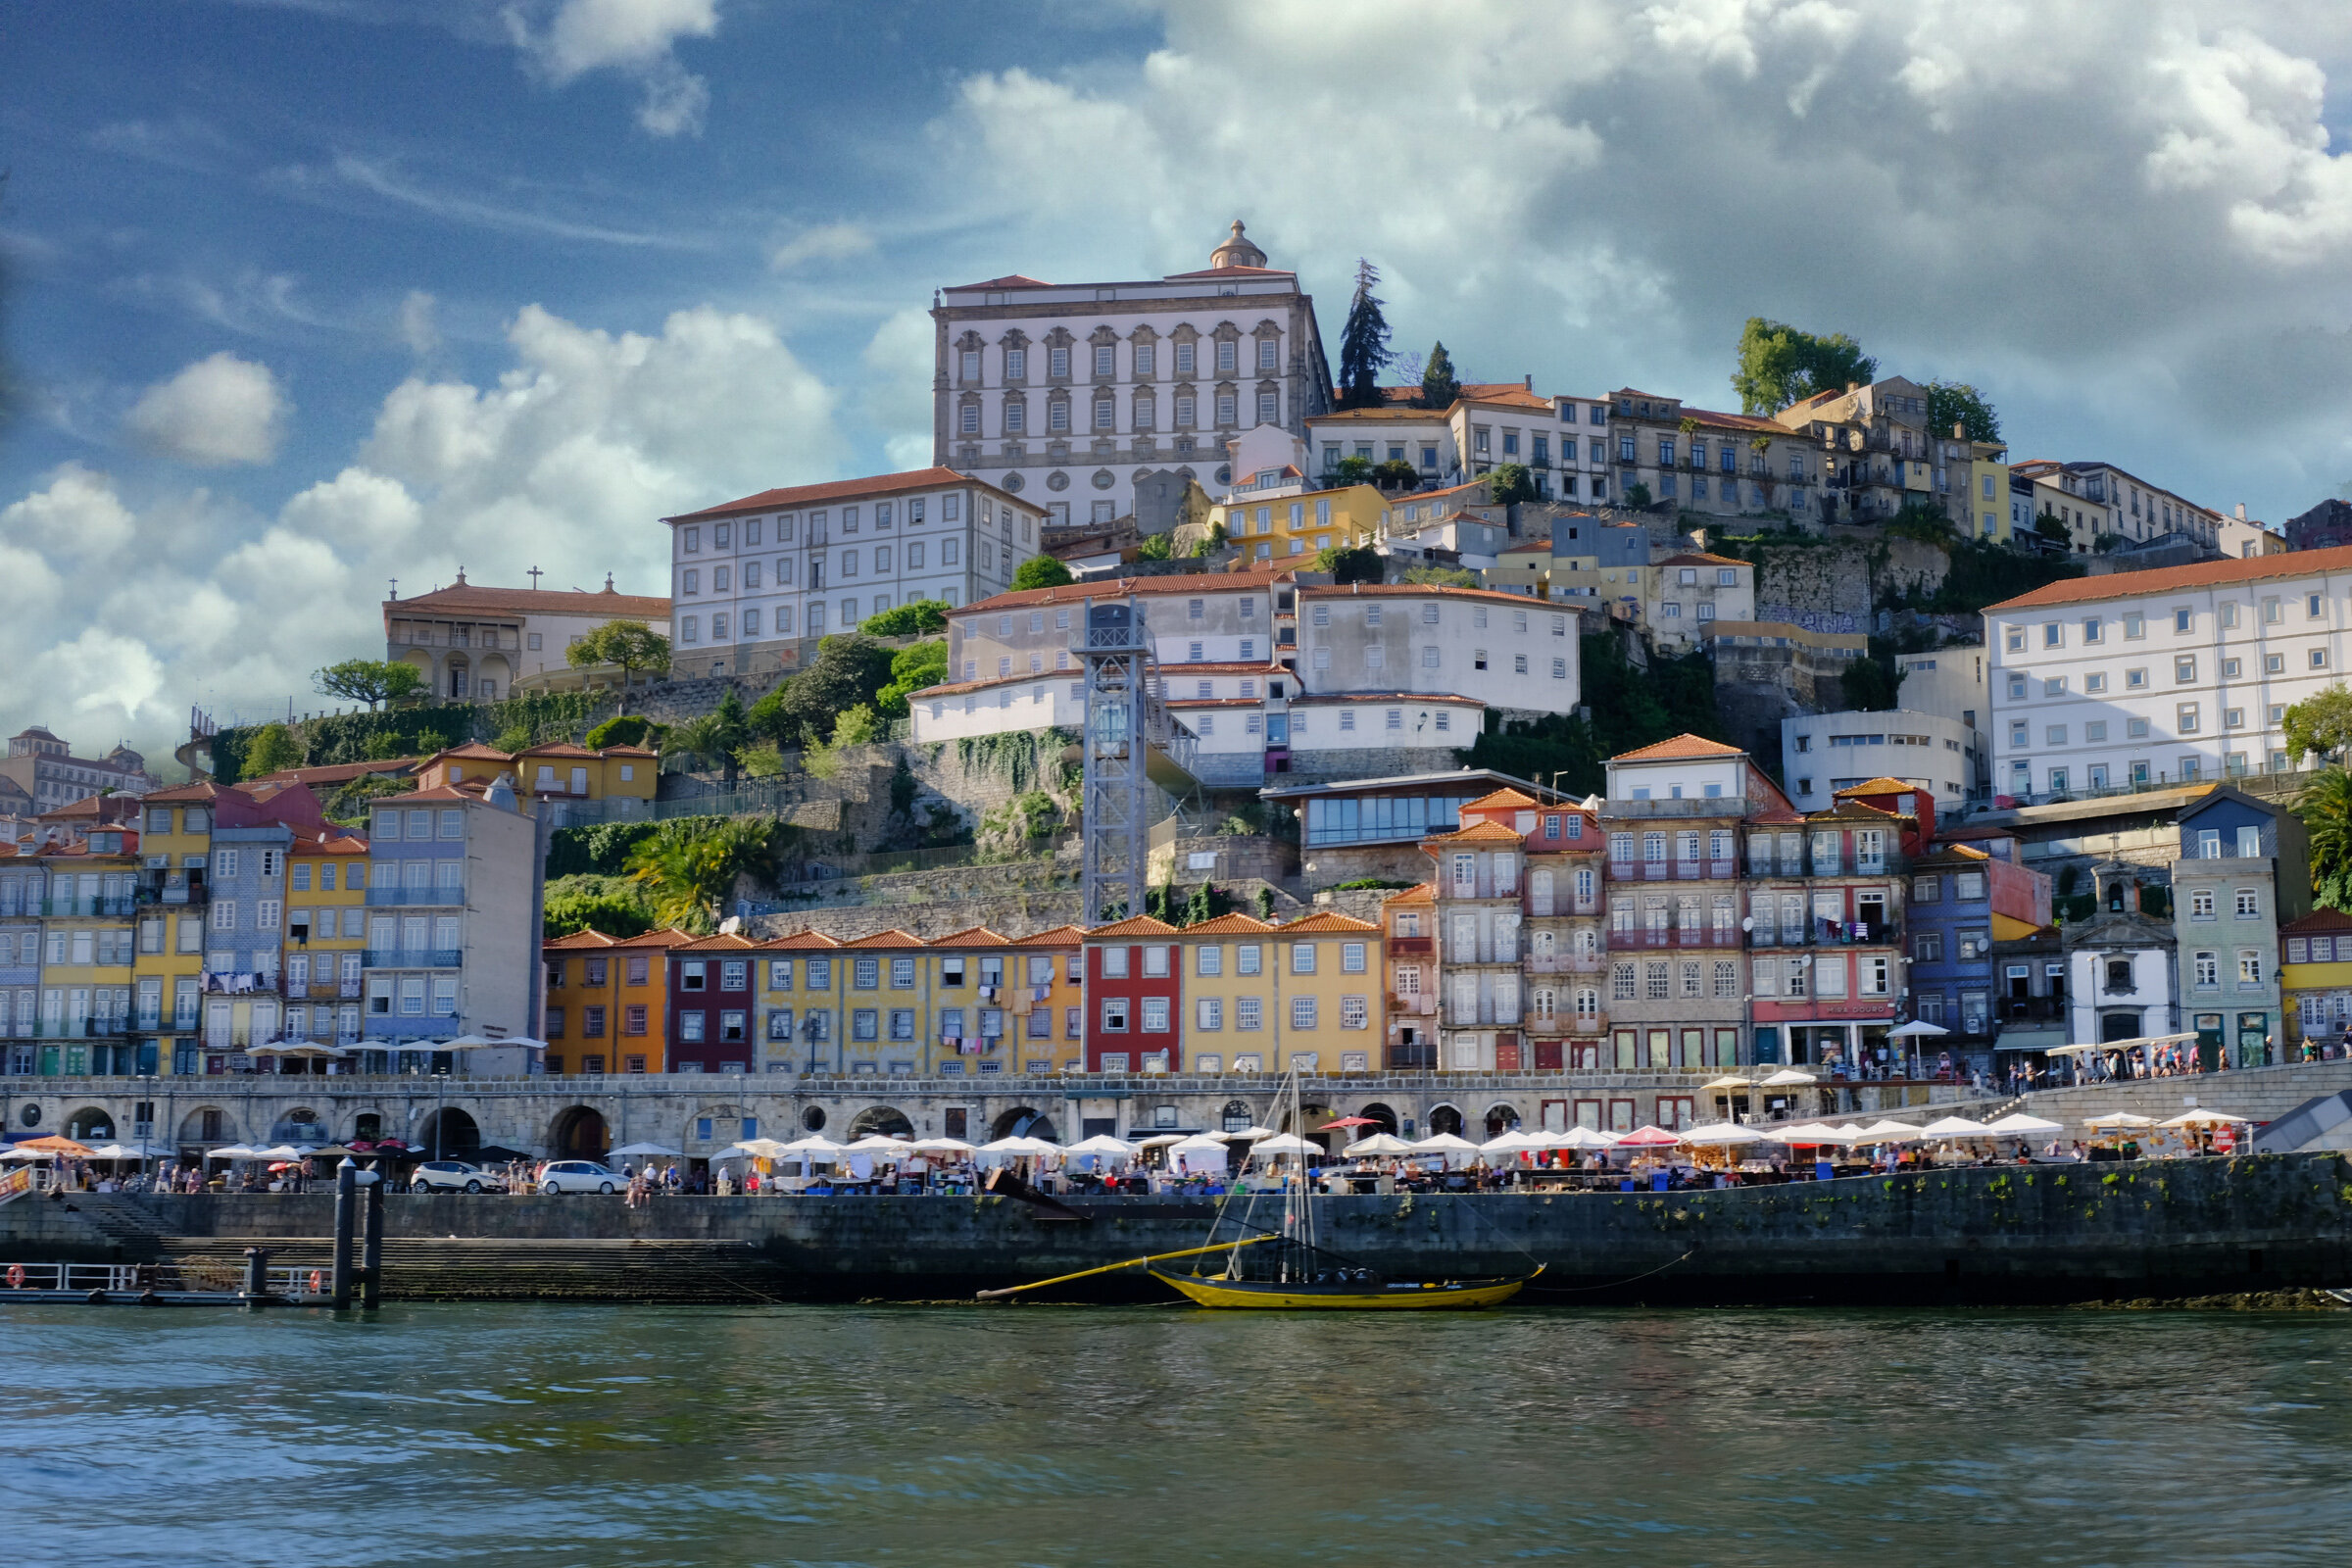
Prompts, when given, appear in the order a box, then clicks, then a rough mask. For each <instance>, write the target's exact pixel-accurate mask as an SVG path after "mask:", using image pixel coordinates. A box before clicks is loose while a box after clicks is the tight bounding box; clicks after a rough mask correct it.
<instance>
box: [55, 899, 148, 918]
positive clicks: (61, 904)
mask: <svg viewBox="0 0 2352 1568" xmlns="http://www.w3.org/2000/svg"><path fill="white" fill-rule="evenodd" d="M136 907H138V900H137V899H136V898H134V897H129V896H125V897H123V898H119V899H44V900H42V901H41V906H40V912H41V913H43V914H48V915H59V914H87V915H110V914H112V915H120V914H128V913H130V912H131V910H133V909H134V908H136Z"/></svg>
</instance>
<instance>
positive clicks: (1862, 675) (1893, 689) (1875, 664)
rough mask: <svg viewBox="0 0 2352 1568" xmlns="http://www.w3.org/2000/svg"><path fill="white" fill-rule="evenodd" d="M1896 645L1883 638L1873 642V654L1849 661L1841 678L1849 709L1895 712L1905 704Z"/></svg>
mask: <svg viewBox="0 0 2352 1568" xmlns="http://www.w3.org/2000/svg"><path fill="white" fill-rule="evenodd" d="M1892 648H1893V645H1892V644H1890V643H1888V642H1887V640H1886V639H1885V638H1883V637H1873V638H1872V639H1871V640H1870V652H1868V653H1867V654H1865V655H1863V656H1862V657H1861V658H1860V659H1852V660H1848V661H1846V664H1845V672H1844V673H1843V674H1842V675H1840V676H1839V677H1838V686H1839V689H1840V690H1841V691H1843V692H1844V694H1845V696H1844V702H1845V706H1846V707H1847V708H1849V709H1852V710H1854V711H1857V712H1864V713H1887V712H1892V711H1894V710H1895V708H1896V707H1898V706H1899V705H1900V703H1901V693H1902V686H1903V674H1902V671H1900V670H1898V669H1896V668H1895V667H1894V654H1893V651H1892Z"/></svg>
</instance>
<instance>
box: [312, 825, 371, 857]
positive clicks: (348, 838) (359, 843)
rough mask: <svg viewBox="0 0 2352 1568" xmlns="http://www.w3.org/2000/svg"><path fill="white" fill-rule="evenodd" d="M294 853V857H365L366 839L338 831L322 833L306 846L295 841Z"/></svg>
mask: <svg viewBox="0 0 2352 1568" xmlns="http://www.w3.org/2000/svg"><path fill="white" fill-rule="evenodd" d="M294 853H295V854H296V855H366V854H367V853H368V839H367V836H366V835H365V834H355V833H346V832H343V831H341V830H340V829H338V830H336V831H334V832H332V833H322V834H320V835H319V837H318V838H316V839H314V840H312V841H311V842H309V843H307V844H306V843H303V842H301V841H300V840H297V841H296V842H295V845H294Z"/></svg>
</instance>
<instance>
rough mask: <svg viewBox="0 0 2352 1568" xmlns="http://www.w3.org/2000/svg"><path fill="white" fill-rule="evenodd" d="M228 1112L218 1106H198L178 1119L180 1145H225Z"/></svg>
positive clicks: (228, 1125) (228, 1123)
mask: <svg viewBox="0 0 2352 1568" xmlns="http://www.w3.org/2000/svg"><path fill="white" fill-rule="evenodd" d="M230 1125H231V1124H230V1122H229V1119H228V1112H226V1111H224V1110H222V1109H221V1107H220V1106H219V1105H200V1106H198V1107H197V1108H196V1109H194V1110H191V1111H189V1112H188V1113H187V1115H185V1116H184V1117H182V1118H180V1123H179V1141H180V1142H181V1143H182V1144H225V1143H227V1142H228V1141H229V1140H228V1129H229V1127H230Z"/></svg>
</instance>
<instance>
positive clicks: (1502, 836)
mask: <svg viewBox="0 0 2352 1568" xmlns="http://www.w3.org/2000/svg"><path fill="white" fill-rule="evenodd" d="M1490 841H1492V842H1494V843H1496V844H1500V843H1504V842H1506V841H1507V842H1509V843H1512V844H1517V843H1518V842H1520V835H1519V834H1518V833H1517V832H1515V831H1513V830H1512V829H1510V828H1507V827H1504V826H1503V825H1502V824H1501V823H1500V822H1474V823H1472V824H1471V825H1470V826H1468V827H1465V828H1459V829H1457V830H1455V831H1454V832H1451V833H1433V834H1431V835H1430V836H1429V837H1428V838H1426V839H1423V840H1422V841H1421V842H1422V843H1423V844H1425V845H1426V844H1463V843H1486V842H1490Z"/></svg>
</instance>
